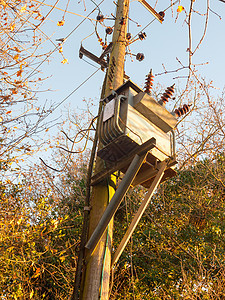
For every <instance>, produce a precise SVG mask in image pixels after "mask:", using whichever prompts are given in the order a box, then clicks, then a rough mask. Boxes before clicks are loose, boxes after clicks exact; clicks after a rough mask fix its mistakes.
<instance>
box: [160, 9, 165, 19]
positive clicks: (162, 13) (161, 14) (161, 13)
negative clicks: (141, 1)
mask: <svg viewBox="0 0 225 300" xmlns="http://www.w3.org/2000/svg"><path fill="white" fill-rule="evenodd" d="M159 15H160V17H161V20H162V21H164V17H165V12H164V11H160V12H159Z"/></svg>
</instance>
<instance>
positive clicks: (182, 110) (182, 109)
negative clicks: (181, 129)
mask: <svg viewBox="0 0 225 300" xmlns="http://www.w3.org/2000/svg"><path fill="white" fill-rule="evenodd" d="M190 107H191V104H184V105H183V106H182V107H179V108H177V109H175V111H174V114H175V115H176V117H178V118H179V117H181V116H183V115H185V114H186V113H188V112H189V110H190Z"/></svg>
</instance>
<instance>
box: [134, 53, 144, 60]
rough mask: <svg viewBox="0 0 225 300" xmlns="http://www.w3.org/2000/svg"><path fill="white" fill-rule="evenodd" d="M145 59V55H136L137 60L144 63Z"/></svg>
mask: <svg viewBox="0 0 225 300" xmlns="http://www.w3.org/2000/svg"><path fill="white" fill-rule="evenodd" d="M144 58H145V56H144V53H138V54H137V55H136V60H138V61H142V60H143V59H144Z"/></svg>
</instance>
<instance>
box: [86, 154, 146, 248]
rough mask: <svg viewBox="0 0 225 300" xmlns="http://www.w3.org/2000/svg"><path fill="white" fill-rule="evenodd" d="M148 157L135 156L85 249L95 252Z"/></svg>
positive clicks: (144, 155)
mask: <svg viewBox="0 0 225 300" xmlns="http://www.w3.org/2000/svg"><path fill="white" fill-rule="evenodd" d="M146 155H147V152H145V154H143V155H141V156H139V155H137V154H136V155H135V156H134V158H133V160H132V163H131V164H130V166H129V168H128V169H127V171H126V174H125V176H124V177H123V179H122V181H121V183H120V185H119V187H118V189H117V190H116V192H115V194H114V196H113V197H112V199H111V201H110V202H109V204H108V206H107V207H106V210H105V211H104V213H103V215H102V217H101V219H100V221H99V223H98V225H97V226H96V228H95V230H94V232H93V233H92V235H91V237H90V239H89V241H88V242H87V244H86V246H85V248H87V249H90V250H91V251H93V250H94V248H95V247H96V246H97V244H98V242H99V240H100V239H101V237H102V235H103V233H104V231H105V229H106V228H107V226H108V225H109V222H110V221H111V219H112V217H113V216H114V214H115V212H116V211H117V209H118V207H119V205H120V203H121V202H122V200H123V197H124V196H125V194H126V192H127V191H128V189H129V187H130V185H131V183H132V181H133V180H134V178H135V176H136V174H137V173H138V171H139V169H140V167H141V166H142V163H143V162H144V160H145V157H146Z"/></svg>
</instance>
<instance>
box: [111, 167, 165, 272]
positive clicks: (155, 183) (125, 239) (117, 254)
mask: <svg viewBox="0 0 225 300" xmlns="http://www.w3.org/2000/svg"><path fill="white" fill-rule="evenodd" d="M167 163H168V162H167V161H163V162H161V163H160V168H159V170H158V173H157V175H156V176H155V178H154V180H153V182H152V184H151V186H150V188H149V190H148V193H147V194H146V196H145V198H144V200H143V201H142V203H141V205H140V207H139V209H138V211H137V212H136V214H135V215H134V218H133V220H132V222H131V224H130V226H129V228H128V229H127V232H126V233H125V235H124V237H123V239H122V241H121V242H120V244H119V246H118V248H117V250H116V252H115V254H114V256H113V259H112V267H113V265H114V264H115V263H116V262H117V261H118V259H119V257H120V255H121V254H122V252H123V250H124V248H125V247H126V245H127V243H128V241H129V239H130V237H131V236H132V234H133V232H134V230H135V228H136V227H137V225H138V222H139V221H140V219H141V217H142V215H143V213H144V212H145V210H146V208H147V206H148V204H149V202H150V200H151V197H152V195H153V194H154V192H155V190H156V188H157V187H158V185H159V184H160V181H161V179H162V177H163V174H164V171H165V170H166V167H167Z"/></svg>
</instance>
